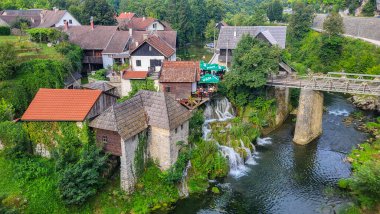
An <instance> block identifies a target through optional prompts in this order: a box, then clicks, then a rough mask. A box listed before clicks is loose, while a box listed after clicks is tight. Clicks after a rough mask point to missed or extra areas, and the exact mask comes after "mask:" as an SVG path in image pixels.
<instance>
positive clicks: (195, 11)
mask: <svg viewBox="0 0 380 214" xmlns="http://www.w3.org/2000/svg"><path fill="white" fill-rule="evenodd" d="M190 9H191V11H192V12H191V14H192V16H193V18H192V20H191V21H192V22H193V25H194V29H195V34H196V35H195V36H196V37H198V38H202V36H203V33H204V31H205V29H206V25H207V23H208V21H209V17H208V12H207V10H206V2H205V0H191V1H190Z"/></svg>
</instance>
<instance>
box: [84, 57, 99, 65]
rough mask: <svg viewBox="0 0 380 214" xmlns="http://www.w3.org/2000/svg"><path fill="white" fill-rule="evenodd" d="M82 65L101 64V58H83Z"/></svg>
mask: <svg viewBox="0 0 380 214" xmlns="http://www.w3.org/2000/svg"><path fill="white" fill-rule="evenodd" d="M83 63H89V64H103V59H102V57H101V56H84V57H83Z"/></svg>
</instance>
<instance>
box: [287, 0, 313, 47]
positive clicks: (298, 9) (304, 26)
mask: <svg viewBox="0 0 380 214" xmlns="http://www.w3.org/2000/svg"><path fill="white" fill-rule="evenodd" d="M313 18H314V9H313V7H312V6H311V5H307V4H306V3H304V2H300V1H297V2H295V3H294V5H293V14H292V15H291V17H290V20H289V33H290V35H291V37H292V39H294V40H299V39H302V38H303V37H304V35H305V34H306V33H307V32H309V31H310V27H311V25H312V23H313Z"/></svg>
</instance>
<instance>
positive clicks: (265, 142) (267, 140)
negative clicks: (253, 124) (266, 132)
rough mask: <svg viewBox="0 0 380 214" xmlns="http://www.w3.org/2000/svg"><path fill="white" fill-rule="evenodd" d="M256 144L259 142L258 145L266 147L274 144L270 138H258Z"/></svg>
mask: <svg viewBox="0 0 380 214" xmlns="http://www.w3.org/2000/svg"><path fill="white" fill-rule="evenodd" d="M256 142H257V145H260V146H265V145H269V144H272V138H270V137H265V138H259V137H258V138H257V140H256Z"/></svg>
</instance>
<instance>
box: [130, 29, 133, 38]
mask: <svg viewBox="0 0 380 214" xmlns="http://www.w3.org/2000/svg"><path fill="white" fill-rule="evenodd" d="M132 33H133V29H132V28H129V36H130V37H132Z"/></svg>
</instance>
